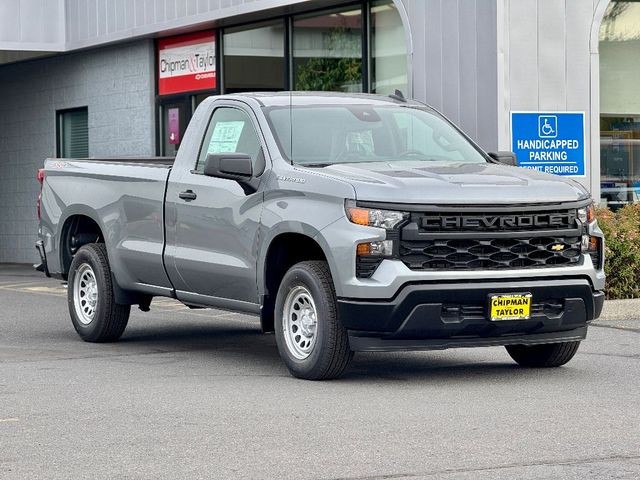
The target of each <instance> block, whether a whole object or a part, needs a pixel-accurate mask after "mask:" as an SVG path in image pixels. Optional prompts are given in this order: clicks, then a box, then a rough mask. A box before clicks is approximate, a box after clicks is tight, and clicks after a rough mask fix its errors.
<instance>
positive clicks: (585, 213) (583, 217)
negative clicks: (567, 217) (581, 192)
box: [578, 205, 596, 225]
mask: <svg viewBox="0 0 640 480" xmlns="http://www.w3.org/2000/svg"><path fill="white" fill-rule="evenodd" d="M595 218H596V215H595V211H594V210H593V205H587V206H586V207H582V208H579V209H578V220H580V221H581V222H582V224H583V225H587V224H589V223H591V222H593V221H594V220H595Z"/></svg>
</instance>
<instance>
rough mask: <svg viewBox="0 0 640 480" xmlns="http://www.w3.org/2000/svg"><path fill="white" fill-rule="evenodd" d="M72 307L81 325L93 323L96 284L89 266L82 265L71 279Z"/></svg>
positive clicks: (96, 294) (96, 292)
mask: <svg viewBox="0 0 640 480" xmlns="http://www.w3.org/2000/svg"><path fill="white" fill-rule="evenodd" d="M73 305H74V307H75V311H76V316H77V317H78V320H79V321H80V323H82V324H83V325H89V324H90V323H91V322H92V321H93V317H94V316H95V313H96V307H97V305H98V282H97V280H96V275H95V273H94V272H93V268H91V265H89V264H87V263H83V264H82V265H80V267H78V270H77V271H76V275H75V277H74V279H73Z"/></svg>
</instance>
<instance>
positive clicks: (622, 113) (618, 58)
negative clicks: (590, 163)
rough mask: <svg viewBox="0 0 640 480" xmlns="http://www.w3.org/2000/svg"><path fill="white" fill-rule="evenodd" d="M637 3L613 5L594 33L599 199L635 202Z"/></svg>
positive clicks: (638, 171)
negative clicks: (596, 37) (597, 71)
mask: <svg viewBox="0 0 640 480" xmlns="http://www.w3.org/2000/svg"><path fill="white" fill-rule="evenodd" d="M639 78H640V2H630V1H613V2H611V4H610V5H609V7H608V10H607V13H606V15H605V18H604V20H603V23H602V27H601V30H600V111H601V117H600V175H601V185H600V186H601V198H602V201H603V203H606V204H607V205H608V206H609V207H610V208H612V209H614V210H615V209H618V208H621V207H622V206H624V205H626V204H628V203H636V202H640V89H639V88H638V79H639Z"/></svg>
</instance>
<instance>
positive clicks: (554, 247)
mask: <svg viewBox="0 0 640 480" xmlns="http://www.w3.org/2000/svg"><path fill="white" fill-rule="evenodd" d="M551 250H553V251H554V252H561V251H562V250H564V245H562V244H561V243H556V244H555V245H552V246H551Z"/></svg>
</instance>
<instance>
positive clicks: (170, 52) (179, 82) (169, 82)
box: [158, 32, 217, 95]
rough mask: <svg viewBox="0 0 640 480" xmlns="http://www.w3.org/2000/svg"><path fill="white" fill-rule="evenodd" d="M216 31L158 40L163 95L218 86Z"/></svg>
mask: <svg viewBox="0 0 640 480" xmlns="http://www.w3.org/2000/svg"><path fill="white" fill-rule="evenodd" d="M216 85H217V82H216V34H215V32H198V33H190V34H187V35H180V36H179V37H170V38H162V39H160V40H159V41H158V91H159V93H160V95H168V94H170V93H181V92H191V91H194V90H211V89H214V88H216Z"/></svg>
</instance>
